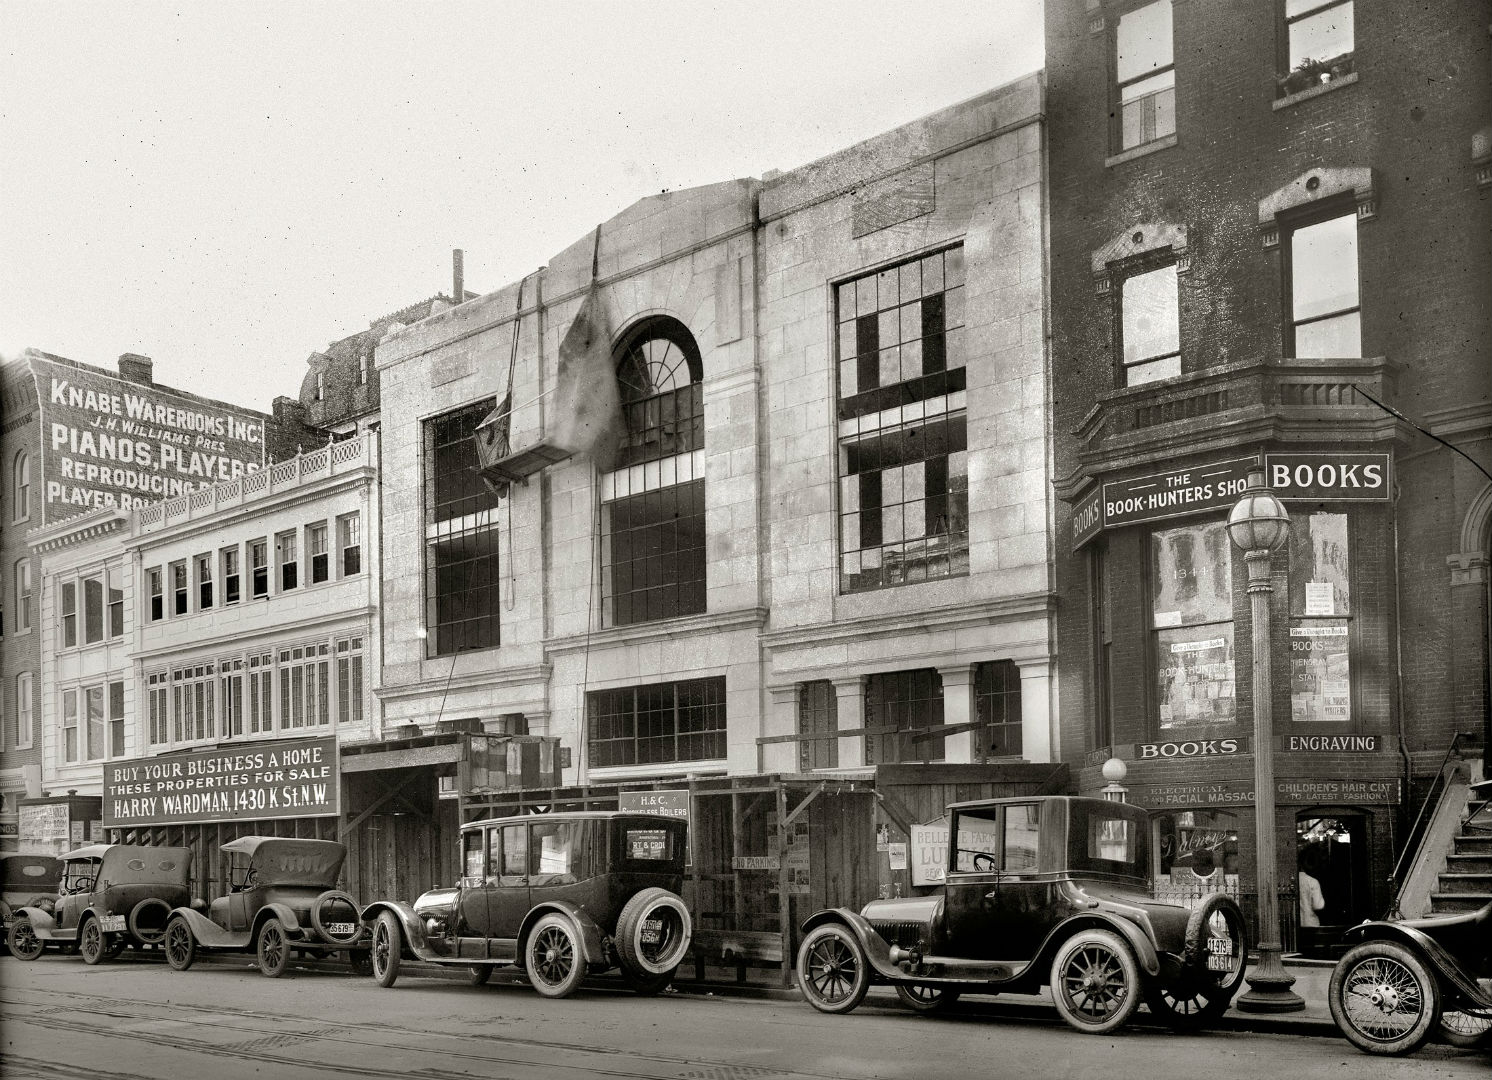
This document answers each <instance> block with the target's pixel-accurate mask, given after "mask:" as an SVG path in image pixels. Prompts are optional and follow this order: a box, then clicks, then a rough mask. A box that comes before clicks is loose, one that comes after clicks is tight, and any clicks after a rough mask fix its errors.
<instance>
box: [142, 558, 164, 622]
mask: <svg viewBox="0 0 1492 1080" xmlns="http://www.w3.org/2000/svg"><path fill="white" fill-rule="evenodd" d="M165 591H166V585H165V578H164V576H163V575H162V574H161V568H160V567H159V566H152V567H151V568H150V569H149V570H147V571H145V592H146V595H147V596H149V598H150V621H151V622H160V621H161V620H162V619H164V618H165V617H166V594H165Z"/></svg>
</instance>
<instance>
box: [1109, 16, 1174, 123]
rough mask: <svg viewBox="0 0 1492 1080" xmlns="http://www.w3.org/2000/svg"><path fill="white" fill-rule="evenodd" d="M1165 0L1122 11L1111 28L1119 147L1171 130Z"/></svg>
mask: <svg viewBox="0 0 1492 1080" xmlns="http://www.w3.org/2000/svg"><path fill="white" fill-rule="evenodd" d="M1174 62H1175V56H1174V53H1173V44H1172V38H1171V0H1158V2H1157V3H1153V4H1146V5H1144V6H1143V7H1137V8H1134V9H1133V10H1131V11H1126V12H1125V13H1124V14H1123V15H1121V16H1119V24H1118V26H1117V27H1116V28H1115V31H1114V78H1115V92H1116V96H1117V98H1118V101H1117V107H1116V109H1115V115H1116V123H1117V130H1116V132H1115V135H1116V136H1117V138H1116V146H1117V148H1118V149H1119V150H1128V149H1130V148H1132V147H1136V146H1143V145H1144V144H1145V143H1148V142H1154V141H1155V140H1156V139H1163V138H1165V137H1166V136H1167V135H1174V134H1175V133H1176V69H1175V67H1174V66H1173V65H1174Z"/></svg>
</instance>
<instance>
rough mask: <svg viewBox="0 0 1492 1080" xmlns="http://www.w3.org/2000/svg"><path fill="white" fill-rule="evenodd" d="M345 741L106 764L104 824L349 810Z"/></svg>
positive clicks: (293, 742)
mask: <svg viewBox="0 0 1492 1080" xmlns="http://www.w3.org/2000/svg"><path fill="white" fill-rule="evenodd" d="M340 788H341V784H340V781H339V779H338V769H337V740H336V739H335V738H331V737H327V738H321V739H285V740H281V741H277V742H262V743H247V744H245V745H243V746H240V747H233V748H230V749H219V750H200V751H194V752H191V753H185V754H170V755H165V756H161V757H148V758H134V759H132V760H129V761H111V762H109V763H108V764H107V765H105V766H104V828H106V829H127V828H130V827H132V826H135V825H178V824H183V823H191V822H203V821H234V820H240V819H245V818H248V819H254V820H260V819H268V818H289V817H335V816H336V815H337V814H340V813H341V799H340V797H339V791H340Z"/></svg>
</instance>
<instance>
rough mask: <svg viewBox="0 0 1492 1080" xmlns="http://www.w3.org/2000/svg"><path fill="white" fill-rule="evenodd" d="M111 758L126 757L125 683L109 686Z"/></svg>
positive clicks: (115, 683)
mask: <svg viewBox="0 0 1492 1080" xmlns="http://www.w3.org/2000/svg"><path fill="white" fill-rule="evenodd" d="M109 756H110V757H111V758H122V757H124V683H122V682H111V683H110V684H109Z"/></svg>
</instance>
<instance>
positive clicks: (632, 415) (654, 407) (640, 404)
mask: <svg viewBox="0 0 1492 1080" xmlns="http://www.w3.org/2000/svg"><path fill="white" fill-rule="evenodd" d="M616 374H617V384H618V386H619V388H620V390H621V397H622V413H623V416H624V418H625V419H626V422H627V436H626V443H625V445H624V446H623V447H622V452H621V454H620V455H619V457H618V466H617V467H618V468H621V467H623V466H626V465H634V464H637V463H638V462H643V461H657V460H659V459H660V458H666V457H672V456H673V455H675V454H683V453H687V452H688V451H690V450H696V449H699V448H700V447H703V446H704V444H705V413H704V393H703V390H704V365H703V362H702V361H701V359H700V353H699V346H698V345H696V344H695V341H694V336H693V335H692V334H690V333H689V331H688V330H687V329H686V328H685V327H684V326H683V325H682V324H681V323H679V322H678V321H677V320H675V319H670V318H667V317H666V316H659V317H657V318H652V319H648V320H646V321H644V322H643V323H642V324H641V325H639V326H638V327H636V328H634V329H633V330H632V331H631V332H630V333H629V334H628V335H627V337H626V339H624V340H623V342H622V343H621V345H620V347H619V348H618V350H617V364H616Z"/></svg>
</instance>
